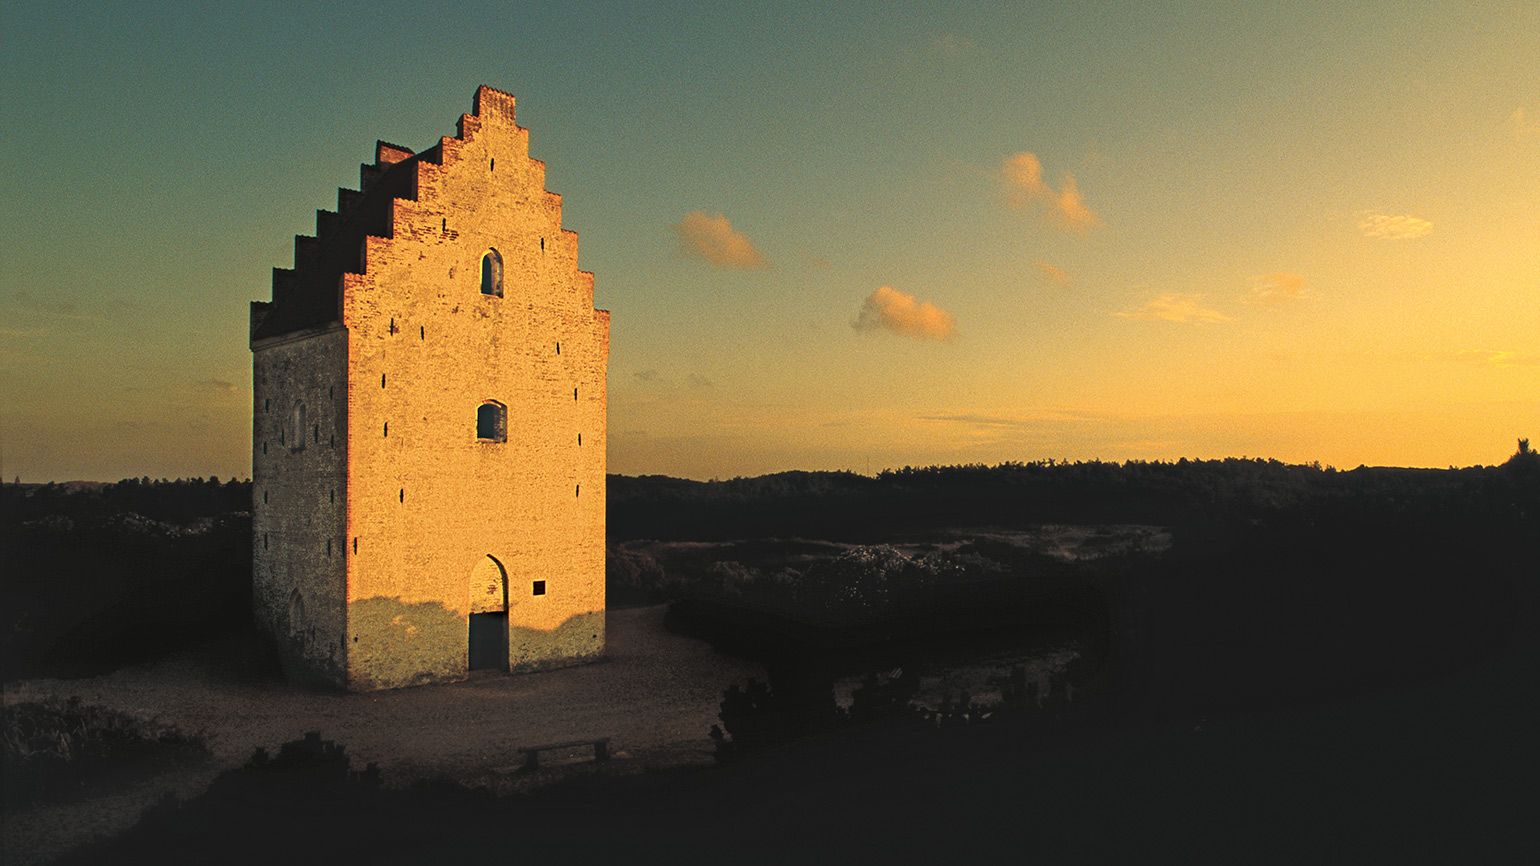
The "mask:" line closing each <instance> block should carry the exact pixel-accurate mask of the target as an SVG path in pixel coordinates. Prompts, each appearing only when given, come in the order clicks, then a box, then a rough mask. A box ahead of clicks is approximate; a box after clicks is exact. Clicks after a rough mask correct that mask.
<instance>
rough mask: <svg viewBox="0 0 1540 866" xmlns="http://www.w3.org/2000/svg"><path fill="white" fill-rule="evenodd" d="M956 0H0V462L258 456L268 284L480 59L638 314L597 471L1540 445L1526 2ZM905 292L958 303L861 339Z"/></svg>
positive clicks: (1370, 453) (466, 106) (446, 113)
mask: <svg viewBox="0 0 1540 866" xmlns="http://www.w3.org/2000/svg"><path fill="white" fill-rule="evenodd" d="M951 5H952V4H897V3H881V4H877V3H872V4H821V3H820V4H780V5H775V6H770V5H767V4H712V5H701V6H695V5H688V4H647V5H635V6H631V5H625V6H622V5H619V4H583V3H563V4H552V5H537V4H531V5H529V6H523V5H519V6H515V5H509V4H491V3H467V4H461V5H457V6H454V7H452V8H448V9H434V8H430V7H428V6H424V5H423V4H412V5H407V4H390V3H371V4H367V5H363V4H359V5H349V4H316V5H315V6H314V7H313V8H305V9H299V10H295V9H292V8H289V6H287V5H278V4H273V5H264V4H258V3H242V4H228V5H226V4H211V5H207V6H203V5H191V4H187V5H182V4H154V3H132V4H69V3H59V4H17V3H12V2H6V3H4V5H3V14H0V45H3V51H0V99H3V102H0V129H3V134H4V139H5V145H6V151H7V153H8V156H9V158H8V159H7V160H5V161H4V162H3V164H0V185H3V188H4V189H5V191H6V193H5V202H6V206H5V207H4V208H3V209H0V238H4V241H3V248H0V362H3V371H0V402H3V407H0V412H3V414H0V425H3V428H0V442H3V445H4V465H3V467H0V471H3V472H4V473H5V474H6V477H7V478H9V477H10V476H11V475H15V474H20V475H21V476H22V477H23V478H24V479H31V480H42V479H48V478H57V479H64V478H100V479H112V478H118V477H122V476H128V475H141V474H149V475H157V476H158V475H170V476H176V475H193V474H197V475H207V474H211V473H217V474H219V475H221V476H228V475H239V476H244V475H246V474H248V472H249V458H248V449H249V441H250V440H249V436H250V433H249V424H250V406H249V400H250V397H249V393H250V392H249V384H250V354H249V351H248V348H247V344H246V315H247V312H246V309H247V303H248V302H249V301H251V300H258V299H265V298H266V297H267V296H268V291H269V288H268V285H269V284H268V274H269V269H270V268H272V267H274V266H284V265H286V264H287V263H288V261H289V260H290V258H291V256H292V237H293V235H294V234H296V233H308V232H309V231H310V230H311V228H312V225H313V219H314V210H315V209H316V208H319V207H330V206H332V205H333V203H334V201H335V189H336V188H337V187H338V186H356V183H357V167H358V164H359V163H360V162H362V161H366V160H367V159H369V158H371V156H372V145H373V142H374V141H375V139H384V140H387V141H393V142H397V143H400V144H403V145H406V146H408V147H413V148H422V147H426V146H429V145H431V144H432V143H433V142H435V141H436V140H437V138H438V137H439V136H440V135H443V134H448V133H450V132H452V130H453V125H454V121H455V119H456V118H457V117H458V116H459V115H460V114H461V113H463V112H466V111H468V110H470V98H471V94H472V93H473V91H474V89H475V87H476V86H477V85H478V84H482V83H485V84H490V85H492V86H495V87H498V88H501V89H504V90H507V91H509V92H512V93H514V94H515V95H516V96H517V98H518V116H519V122H520V123H521V125H523V126H526V127H528V128H529V129H530V130H531V149H532V152H533V155H535V156H536V157H538V158H541V159H543V160H545V162H546V164H547V166H548V171H547V183H548V186H549V187H550V189H552V190H553V191H556V192H559V193H561V194H562V195H563V197H564V206H565V223H566V225H567V227H568V228H571V229H574V230H576V231H577V232H578V233H579V235H580V237H581V261H582V266H583V267H584V268H585V269H589V270H592V271H594V272H595V273H596V275H597V278H596V287H597V303H598V304H599V305H600V306H602V307H606V308H608V309H610V310H612V312H613V322H614V325H613V328H614V330H613V344H612V357H611V369H610V376H611V411H610V431H611V441H610V463H611V469H612V471H621V472H629V473H636V472H664V473H670V474H678V475H690V476H695V477H709V476H729V475H735V474H745V473H757V472H764V471H773V470H776V469H789V468H854V469H858V470H868V469H877V468H881V467H883V466H888V465H895V464H903V463H929V462H960V461H973V460H983V461H990V462H993V461H998V460H1007V459H1020V460H1031V459H1039V458H1043V457H1074V458H1089V457H1100V458H1105V459H1126V458H1174V457H1178V456H1193V457H1202V456H1224V455H1228V454H1243V453H1244V454H1250V455H1259V454H1260V455H1264V456H1277V457H1280V458H1283V459H1294V460H1310V459H1320V460H1323V461H1326V462H1332V463H1336V464H1338V465H1357V464H1358V463H1360V462H1367V463H1400V464H1414V465H1447V464H1451V463H1462V464H1463V463H1472V462H1493V461H1495V460H1498V459H1500V458H1501V457H1502V456H1503V455H1504V454H1505V453H1506V451H1509V450H1511V444H1512V439H1513V437H1514V436H1517V435H1529V434H1531V433H1535V432H1540V423H1537V422H1540V385H1537V382H1540V340H1537V338H1536V336H1535V335H1536V334H1540V304H1536V303H1535V301H1536V299H1537V298H1540V62H1537V61H1536V58H1540V6H1537V5H1535V4H1533V3H1528V2H1513V3H1475V4H1453V3H1445V4H1402V3H1395V4H1392V3H1383V4H1381V3H1356V4H1320V5H1312V6H1309V7H1308V8H1304V9H1300V8H1298V7H1301V6H1305V5H1306V4H1270V6H1271V7H1272V8H1259V9H1247V10H1240V9H1237V8H1235V7H1234V6H1233V5H1231V4H1184V3H1176V4H1164V3H1163V4H1142V3H1141V4H1104V5H1094V6H1093V5H1091V4H1062V5H1054V6H1046V5H1036V4H1010V5H1001V4H988V5H976V6H966V7H963V8H946V7H948V6H951ZM1254 5H1257V6H1262V5H1263V4H1254ZM830 7H834V8H830ZM1021 153H1031V154H1033V155H1034V156H1035V157H1036V158H1037V159H1038V160H1039V161H1040V163H1041V165H1042V166H1043V180H1044V182H1046V184H1048V185H1049V187H1051V189H1053V190H1059V191H1061V192H1062V191H1063V190H1064V189H1065V188H1066V186H1067V185H1068V184H1069V183H1070V182H1069V181H1066V180H1065V175H1066V173H1069V174H1072V175H1073V178H1074V181H1073V183H1074V184H1076V185H1077V186H1078V189H1079V191H1080V192H1081V193H1082V194H1083V195H1084V201H1085V204H1086V205H1087V206H1088V207H1089V209H1090V212H1093V213H1094V214H1095V220H1094V225H1093V224H1089V223H1088V224H1087V225H1083V226H1081V227H1080V228H1079V229H1078V230H1077V229H1075V228H1074V227H1073V226H1072V227H1070V228H1066V227H1065V225H1063V224H1056V223H1055V221H1054V220H1053V219H1052V218H1051V217H1052V212H1053V209H1052V206H1051V199H1049V198H1044V197H1042V196H1037V197H1035V198H1034V197H1032V196H1026V199H1025V200H1024V201H1022V200H1017V201H1015V204H1016V205H1017V206H1013V204H1012V202H1013V199H1012V195H1013V193H1015V194H1017V198H1018V199H1020V198H1021V196H1022V195H1023V193H1022V190H1020V189H1013V188H1012V187H1011V185H1010V183H1009V182H1007V181H1004V180H1002V165H1003V164H1004V163H1005V161H1006V160H1007V159H1009V158H1011V157H1012V156H1013V155H1015V154H1021ZM694 211H701V212H704V213H705V214H708V215H716V214H722V215H724V216H725V217H726V218H727V219H728V220H730V222H731V225H732V228H733V229H734V230H736V231H737V232H741V233H742V234H743V235H744V236H745V237H746V238H747V239H749V241H750V242H752V244H753V246H754V248H756V249H757V250H758V251H759V252H760V254H761V255H762V256H763V258H764V260H765V261H766V262H767V263H768V266H767V267H755V268H737V267H724V266H721V265H720V264H713V263H712V262H711V261H708V260H704V259H702V258H701V257H700V256H699V255H691V254H689V252H688V251H687V250H685V249H684V247H682V244H681V240H680V238H679V236H678V235H677V234H676V231H675V229H674V226H675V225H677V224H679V223H680V222H681V220H683V219H684V218H685V216H686V214H689V213H691V212H694ZM1385 226H1389V227H1390V228H1388V229H1383V230H1382V228H1377V227H1385ZM1053 273H1057V274H1059V275H1061V276H1060V277H1054V276H1050V274H1053ZM1274 283H1277V284H1278V285H1287V286H1290V287H1292V288H1290V289H1289V290H1288V291H1286V292H1283V293H1282V294H1279V293H1271V294H1270V293H1268V292H1265V291H1263V289H1262V288H1261V287H1263V286H1266V285H1273V284H1274ZM882 286H890V287H892V288H893V289H895V290H897V291H898V292H901V293H904V294H905V295H913V296H914V297H915V298H917V299H918V301H920V302H929V303H932V304H934V305H936V306H937V307H939V308H940V309H941V310H944V311H945V314H946V315H947V316H948V317H949V319H948V320H949V321H950V322H952V323H954V324H953V325H952V326H951V327H949V328H948V329H947V330H946V333H944V334H943V333H940V332H933V333H921V334H918V335H916V334H915V333H913V332H908V333H906V332H905V331H904V330H903V329H902V328H901V327H898V326H895V325H894V322H893V321H892V320H889V319H880V320H878V324H877V326H876V327H874V328H871V329H858V328H854V327H852V323H853V322H855V321H856V320H857V318H858V316H860V315H861V310H862V309H863V303H865V302H868V298H870V297H872V296H873V293H874V292H875V291H876V290H878V289H879V287H882ZM1162 299H1164V300H1162ZM928 337H934V338H935V339H930V338H928ZM1392 433H1394V435H1391V434H1392Z"/></svg>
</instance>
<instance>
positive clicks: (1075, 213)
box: [1000, 150, 1101, 231]
mask: <svg viewBox="0 0 1540 866" xmlns="http://www.w3.org/2000/svg"><path fill="white" fill-rule="evenodd" d="M1000 184H1001V186H1002V187H1003V188H1004V190H1005V200H1006V202H1007V203H1008V204H1009V205H1010V206H1011V207H1013V208H1016V209H1018V210H1021V209H1024V208H1027V207H1030V206H1033V205H1034V204H1038V203H1040V204H1041V205H1042V206H1043V208H1044V213H1046V214H1047V215H1048V216H1049V217H1050V218H1051V219H1052V220H1053V221H1055V222H1057V223H1058V224H1059V225H1061V226H1063V227H1064V228H1067V229H1071V230H1073V231H1085V230H1086V229H1089V228H1091V227H1092V226H1095V225H1097V224H1098V223H1100V222H1101V220H1100V218H1098V217H1097V216H1096V213H1095V212H1094V211H1092V210H1091V208H1090V207H1089V206H1087V205H1086V203H1085V196H1083V195H1082V194H1081V193H1080V185H1079V184H1078V183H1076V182H1075V176H1074V175H1073V174H1070V173H1069V172H1065V173H1064V180H1063V181H1062V182H1061V183H1060V184H1059V188H1058V189H1057V190H1055V189H1054V188H1053V187H1051V186H1049V185H1048V184H1047V183H1046V182H1045V181H1044V180H1043V163H1042V160H1040V159H1038V158H1037V154H1035V153H1032V152H1031V151H1025V150H1024V151H1021V152H1020V153H1014V154H1011V155H1010V156H1008V157H1006V158H1005V161H1004V162H1002V163H1001V165H1000Z"/></svg>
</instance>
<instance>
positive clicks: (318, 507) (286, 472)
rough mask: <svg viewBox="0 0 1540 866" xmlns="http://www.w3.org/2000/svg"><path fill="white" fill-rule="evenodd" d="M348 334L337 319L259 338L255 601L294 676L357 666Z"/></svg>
mask: <svg viewBox="0 0 1540 866" xmlns="http://www.w3.org/2000/svg"><path fill="white" fill-rule="evenodd" d="M347 344H348V336H347V333H346V332H345V331H343V330H342V329H341V328H340V327H339V326H336V325H333V326H331V327H329V328H323V329H311V330H308V331H301V332H297V333H295V334H291V335H288V336H284V337H278V338H272V339H268V340H263V341H259V342H257V343H254V344H253V346H252V351H253V371H252V384H253V388H252V393H253V397H254V400H255V402H254V404H253V406H252V417H253V423H252V456H251V465H252V532H253V538H252V541H253V552H252V569H253V574H252V592H253V599H252V601H253V609H254V611H255V615H256V618H257V623H258V625H259V626H260V627H261V628H262V629H263V630H264V631H265V632H267V633H268V634H269V635H270V636H271V637H272V638H273V640H274V643H275V644H276V645H277V646H278V647H279V652H280V656H281V658H282V659H283V663H284V667H285V668H286V670H287V671H288V673H289V674H290V676H291V677H294V678H296V679H300V680H309V681H319V682H324V683H328V684H331V685H337V686H343V685H345V684H346V674H345V672H346V667H347V664H346V649H345V644H344V629H345V621H344V616H343V611H344V591H345V582H344V574H345V557H346V551H345V549H344V542H343V537H344V529H345V507H346V497H345V495H344V491H345V489H346V477H345V475H344V467H345V462H346V461H345V456H344V455H345V453H346V446H347V434H346V414H345V404H344V402H343V400H344V397H345V393H346V385H345V383H346V377H345V375H344V372H345V370H346V364H347ZM301 407H302V408H301ZM301 415H303V418H301V417H300V416H301Z"/></svg>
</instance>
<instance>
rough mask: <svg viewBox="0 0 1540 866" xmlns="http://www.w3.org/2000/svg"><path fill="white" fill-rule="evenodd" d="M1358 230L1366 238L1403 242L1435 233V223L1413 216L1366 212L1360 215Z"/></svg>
mask: <svg viewBox="0 0 1540 866" xmlns="http://www.w3.org/2000/svg"><path fill="white" fill-rule="evenodd" d="M1358 230H1359V231H1361V232H1363V233H1364V237H1366V238H1378V239H1381V240H1391V241H1402V240H1412V239H1414V238H1420V237H1426V236H1427V235H1429V234H1431V233H1432V231H1433V223H1431V222H1429V221H1428V220H1425V219H1423V218H1421V217H1415V216H1412V215H1411V214H1406V213H1403V214H1385V213H1376V212H1374V211H1365V212H1364V213H1362V214H1360V215H1359V220H1358Z"/></svg>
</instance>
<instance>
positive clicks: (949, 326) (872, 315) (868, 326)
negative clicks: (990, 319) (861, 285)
mask: <svg viewBox="0 0 1540 866" xmlns="http://www.w3.org/2000/svg"><path fill="white" fill-rule="evenodd" d="M851 325H852V326H853V327H855V329H856V330H858V331H875V330H877V329H879V328H882V329H885V330H889V331H892V332H893V333H895V334H903V335H905V336H908V337H918V338H920V339H925V340H945V339H947V338H948V337H950V336H952V332H953V331H954V330H955V329H956V323H955V322H954V321H953V319H952V314H951V313H948V312H947V311H946V310H943V309H941V308H940V307H938V306H936V305H935V304H932V303H931V302H929V301H921V300H919V299H917V298H915V296H914V295H911V294H908V293H907V292H901V291H899V290H898V289H895V288H893V287H892V286H880V287H878V288H877V290H876V291H874V292H872V293H871V294H870V295H868V296H867V298H866V302H865V303H863V304H862V305H861V312H860V313H859V314H858V315H857V316H856V320H855V321H854V322H852V323H851Z"/></svg>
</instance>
